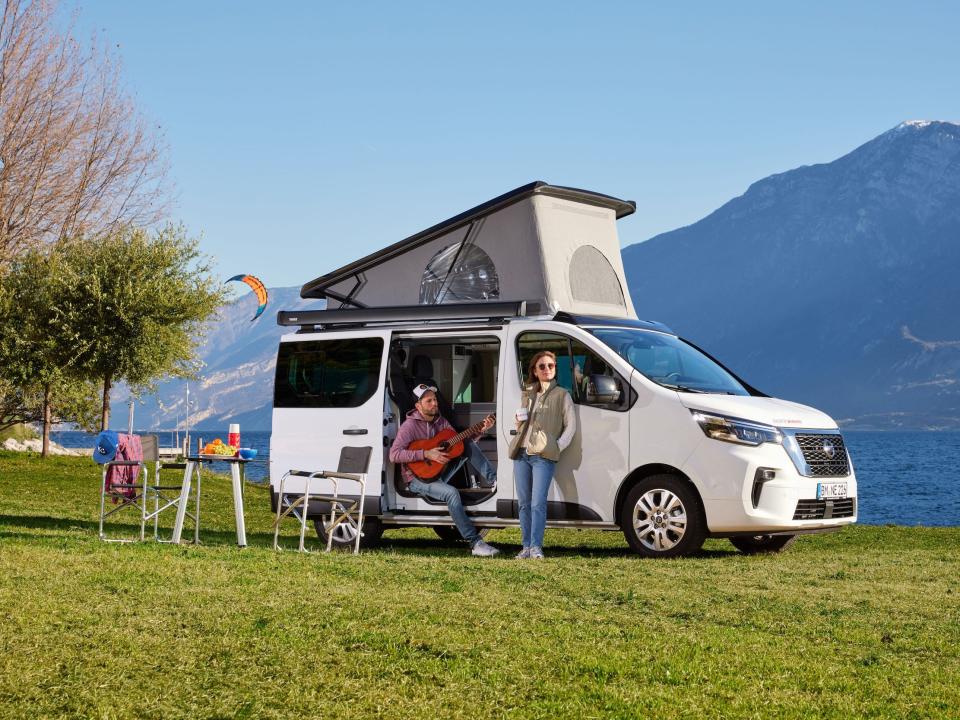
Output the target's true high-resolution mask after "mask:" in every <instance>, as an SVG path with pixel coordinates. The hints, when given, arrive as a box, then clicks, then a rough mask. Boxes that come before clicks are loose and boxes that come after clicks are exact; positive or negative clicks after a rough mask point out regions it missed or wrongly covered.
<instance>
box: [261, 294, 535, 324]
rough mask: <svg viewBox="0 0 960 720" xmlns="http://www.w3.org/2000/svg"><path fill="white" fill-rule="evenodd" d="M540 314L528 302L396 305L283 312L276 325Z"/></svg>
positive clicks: (392, 321)
mask: <svg viewBox="0 0 960 720" xmlns="http://www.w3.org/2000/svg"><path fill="white" fill-rule="evenodd" d="M540 312H541V310H540V303H536V302H528V301H526V300H520V301H514V302H478V303H458V304H450V305H396V306H393V307H368V308H351V309H340V310H301V311H296V310H281V311H280V312H278V313H277V325H283V326H300V327H304V326H310V325H313V326H320V327H324V328H328V327H332V326H336V325H366V324H369V323H399V322H430V321H444V320H446V321H458V320H506V319H509V318H517V317H524V316H527V315H539V314H540Z"/></svg>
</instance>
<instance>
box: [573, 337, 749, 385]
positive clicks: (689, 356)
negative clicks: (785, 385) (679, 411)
mask: <svg viewBox="0 0 960 720" xmlns="http://www.w3.org/2000/svg"><path fill="white" fill-rule="evenodd" d="M589 330H590V332H591V333H593V334H594V335H595V336H596V337H597V338H599V339H600V340H602V341H603V342H604V343H605V344H606V345H608V346H609V347H611V348H612V349H613V350H614V351H615V352H616V353H617V354H618V355H619V356H620V357H622V358H623V359H624V360H626V361H627V362H628V363H630V364H631V365H633V367H635V368H636V369H637V370H638V371H639V372H640V373H642V374H643V375H644V376H645V377H647V378H648V379H650V380H653V382H655V383H657V384H658V385H662V386H663V387H666V388H670V389H671V390H679V391H681V392H697V393H718V394H722V395H749V394H750V393H749V392H748V391H747V389H746V388H744V387H743V385H741V384H740V383H739V382H738V381H737V379H736V378H735V377H733V375H731V374H730V373H728V372H727V371H726V370H724V369H723V368H722V367H720V366H719V365H717V363H715V362H714V361H713V360H711V359H710V358H708V357H707V356H706V355H704V354H703V353H702V352H700V351H699V350H697V349H696V348H693V347H691V346H690V345H688V344H687V343H685V342H684V341H683V340H681V339H680V338H678V337H674V336H673V335H664V334H663V333H657V332H648V331H646V330H635V329H627V328H589Z"/></svg>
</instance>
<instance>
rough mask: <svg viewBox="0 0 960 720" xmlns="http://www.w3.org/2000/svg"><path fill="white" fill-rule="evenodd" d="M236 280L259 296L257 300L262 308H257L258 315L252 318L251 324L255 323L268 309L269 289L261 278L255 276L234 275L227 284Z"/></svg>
mask: <svg viewBox="0 0 960 720" xmlns="http://www.w3.org/2000/svg"><path fill="white" fill-rule="evenodd" d="M234 280H236V281H238V282H242V283H246V284H247V285H249V286H250V289H251V290H253V291H254V292H255V293H256V294H257V300H259V301H260V307H258V308H257V314H256V315H254V316H253V317H252V318H250V322H253V321H254V320H256V319H257V318H258V317H260V315H262V314H263V311H264V309H265V308H266V307H267V288H266V287H264V285H263V283H262V282H260V280H259V278H255V277H254V276H253V275H234V276H233V277H232V278H230V279H229V280H227V282H233V281H234Z"/></svg>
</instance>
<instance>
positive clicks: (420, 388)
mask: <svg viewBox="0 0 960 720" xmlns="http://www.w3.org/2000/svg"><path fill="white" fill-rule="evenodd" d="M428 392H432V393H435V392H437V389H436V388H435V387H433V385H426V384H424V383H420V384H419V385H417V386H416V387H415V388H414V389H413V394H414V395H416V396H417V400H419V399H420V398H422V397H423V395H424V393H428Z"/></svg>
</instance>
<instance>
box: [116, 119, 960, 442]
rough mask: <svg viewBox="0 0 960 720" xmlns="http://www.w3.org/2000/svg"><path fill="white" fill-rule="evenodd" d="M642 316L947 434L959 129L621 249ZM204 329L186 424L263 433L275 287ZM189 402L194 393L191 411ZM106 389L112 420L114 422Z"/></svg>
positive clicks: (861, 409) (797, 396)
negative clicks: (259, 302)
mask: <svg viewBox="0 0 960 720" xmlns="http://www.w3.org/2000/svg"><path fill="white" fill-rule="evenodd" d="M623 260H624V266H625V268H626V272H627V279H628V283H629V286H630V292H631V295H632V297H633V302H634V305H635V306H636V308H637V312H638V314H639V315H640V317H643V318H648V319H653V320H660V321H662V322H665V323H666V324H668V325H670V326H671V327H672V328H673V329H674V330H676V331H678V332H679V333H680V334H681V335H683V336H684V337H687V338H688V339H690V340H692V341H693V342H695V343H696V344H697V345H699V346H700V347H702V348H704V349H705V350H707V351H708V352H709V353H710V354H712V355H713V356H714V357H717V358H719V359H720V360H721V361H722V362H724V363H725V364H726V365H727V366H728V367H730V368H731V369H733V370H734V371H735V372H736V373H738V374H739V375H740V376H741V377H743V378H744V379H745V380H747V381H748V382H750V383H751V384H752V385H754V386H755V387H758V388H760V389H761V390H763V391H765V392H767V393H769V394H771V395H776V396H778V397H783V398H788V399H791V400H796V401H798V402H802V403H806V404H810V405H814V406H815V407H818V408H820V409H822V410H825V411H826V412H828V413H830V414H831V415H832V416H833V417H835V418H837V419H838V420H840V421H841V423H842V424H843V425H844V426H846V427H851V428H864V429H866V428H884V429H890V428H917V429H924V428H953V429H960V312H958V311H960V280H958V273H960V126H958V125H955V124H952V123H945V122H927V121H913V122H906V123H903V124H901V125H899V126H897V127H896V128H894V129H892V130H890V131H889V132H886V133H884V134H882V135H880V136H879V137H877V138H875V139H873V140H871V141H870V142H868V143H866V144H865V145H862V146H861V147H859V148H857V149H856V150H854V151H853V152H851V153H849V154H848V155H845V156H844V157H841V158H839V159H838V160H835V161H833V162H830V163H825V164H821V165H811V166H807V167H800V168H797V169H795V170H790V171H788V172H785V173H781V174H778V175H772V176H770V177H768V178H765V179H763V180H760V181H759V182H756V183H754V184H753V185H751V186H750V187H749V188H748V189H747V191H746V192H745V193H744V194H743V195H741V196H740V197H738V198H735V199H733V200H731V201H730V202H728V203H726V204H725V205H723V206H722V207H721V208H719V209H718V210H716V211H715V212H713V213H711V214H710V215H709V216H707V217H705V218H703V219H702V220H700V221H699V222H697V223H695V224H693V225H690V226H689V227H685V228H680V229H678V230H674V231H672V232H668V233H664V234H662V235H658V236H656V237H654V238H652V239H650V240H647V241H646V242H642V243H639V244H636V245H631V246H630V247H627V248H625V249H624V251H623ZM270 293H271V298H270V305H269V306H268V310H267V312H266V313H265V314H264V315H263V316H262V317H260V318H259V319H258V320H257V321H255V322H253V323H251V322H250V318H251V317H252V316H253V313H254V309H255V306H256V302H255V300H254V297H253V296H252V295H250V294H247V295H244V296H242V297H241V298H240V299H238V300H237V301H235V302H233V303H232V304H230V305H228V306H227V307H225V308H224V309H223V311H222V313H221V316H220V318H219V319H218V321H216V322H214V323H211V324H210V325H209V326H208V327H207V332H206V338H205V340H204V341H203V344H202V346H201V354H200V357H201V359H202V360H203V362H204V367H203V369H202V372H201V375H202V379H201V380H200V381H197V382H193V383H191V385H190V391H191V400H192V401H193V400H195V401H196V406H195V410H194V412H193V417H192V424H193V426H194V427H198V428H200V429H209V430H214V431H216V432H218V433H220V434H222V435H225V434H226V430H227V425H228V423H230V422H239V423H240V424H241V428H242V429H247V430H267V429H269V428H270V405H271V399H272V391H273V371H274V366H275V356H276V348H277V342H278V340H279V338H280V336H281V335H282V334H283V333H284V332H285V329H284V328H280V327H278V326H277V325H276V324H275V320H274V318H275V317H276V315H275V313H276V311H277V310H280V309H290V310H294V309H302V308H305V307H311V308H315V309H320V308H322V307H323V303H322V302H321V303H318V302H316V301H304V300H301V299H300V297H299V288H274V289H271V290H270ZM184 404H185V383H184V382H183V381H174V382H168V383H164V384H162V385H161V386H160V388H159V392H158V394H157V396H156V397H150V398H145V399H144V401H143V403H142V404H139V403H138V405H137V407H136V411H135V418H136V423H135V424H136V426H137V427H138V428H147V427H149V428H171V427H174V425H175V424H176V423H177V421H178V419H179V421H180V422H181V423H182V422H183V415H184V413H183V408H184ZM191 404H193V403H191ZM126 418H127V406H126V398H125V397H124V395H123V393H122V392H117V393H116V400H115V402H114V422H113V426H114V427H125V426H126V424H127V419H126Z"/></svg>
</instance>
